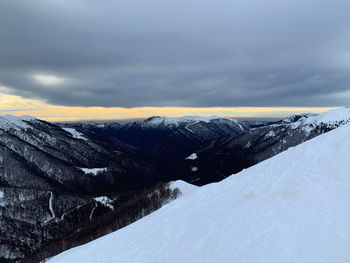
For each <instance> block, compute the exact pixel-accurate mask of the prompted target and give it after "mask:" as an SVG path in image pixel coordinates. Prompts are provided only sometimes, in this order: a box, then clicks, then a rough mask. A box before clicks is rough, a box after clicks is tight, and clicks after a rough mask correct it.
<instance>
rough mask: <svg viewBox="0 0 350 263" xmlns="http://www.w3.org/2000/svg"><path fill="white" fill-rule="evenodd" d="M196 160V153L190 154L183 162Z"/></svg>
mask: <svg viewBox="0 0 350 263" xmlns="http://www.w3.org/2000/svg"><path fill="white" fill-rule="evenodd" d="M197 158H198V156H197V154H196V153H192V154H191V155H190V156H188V157H187V158H186V159H185V160H196V159H197Z"/></svg>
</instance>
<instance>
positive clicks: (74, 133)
mask: <svg viewBox="0 0 350 263" xmlns="http://www.w3.org/2000/svg"><path fill="white" fill-rule="evenodd" d="M62 129H63V130H65V131H66V132H69V133H70V134H71V135H72V136H73V138H76V139H80V140H85V141H87V139H86V138H85V137H84V135H83V134H82V133H80V132H78V131H77V130H75V129H73V128H62Z"/></svg>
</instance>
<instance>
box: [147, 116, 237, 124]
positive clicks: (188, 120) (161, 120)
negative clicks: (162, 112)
mask: <svg viewBox="0 0 350 263" xmlns="http://www.w3.org/2000/svg"><path fill="white" fill-rule="evenodd" d="M213 120H227V121H232V122H235V123H237V120H236V119H231V118H223V117H219V116H210V117H203V116H183V117H180V118H168V117H161V116H154V117H151V118H148V119H146V120H144V121H143V122H142V126H144V127H151V126H173V127H178V126H180V125H181V124H195V123H199V122H205V123H210V122H211V121H213Z"/></svg>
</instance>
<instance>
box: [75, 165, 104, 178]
mask: <svg viewBox="0 0 350 263" xmlns="http://www.w3.org/2000/svg"><path fill="white" fill-rule="evenodd" d="M79 169H80V170H82V171H83V172H84V173H85V174H92V175H94V176H96V175H98V173H99V172H104V171H106V170H107V167H105V168H79Z"/></svg>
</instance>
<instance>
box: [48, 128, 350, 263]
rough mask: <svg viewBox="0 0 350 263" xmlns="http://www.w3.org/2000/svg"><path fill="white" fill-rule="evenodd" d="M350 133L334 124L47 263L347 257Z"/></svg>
mask: <svg viewBox="0 0 350 263" xmlns="http://www.w3.org/2000/svg"><path fill="white" fill-rule="evenodd" d="M349 137H350V125H345V126H343V127H340V128H338V129H335V130H333V131H330V132H329V133H326V134H324V135H321V136H318V137H316V138H314V139H312V140H310V141H307V142H305V143H303V144H301V145H299V146H297V147H294V148H290V149H289V150H287V151H285V152H283V153H281V154H279V155H276V156H275V157H272V158H270V159H268V160H266V161H264V162H261V163H259V164H258V165H255V166H253V167H251V168H249V169H246V170H244V171H242V172H240V173H238V174H236V175H232V176H231V177H229V178H227V179H226V180H224V181H222V182H220V183H215V184H210V185H206V186H203V187H201V188H198V189H197V190H193V192H192V193H191V194H190V195H184V196H182V197H180V198H179V199H177V200H175V201H173V202H172V203H170V204H168V205H166V206H164V207H163V208H161V209H160V210H158V211H156V212H154V213H153V214H151V215H149V216H147V217H145V218H143V219H141V220H139V221H137V222H135V223H134V224H131V225H129V226H128V227H125V228H123V229H121V230H119V231H116V232H114V233H112V234H109V235H107V236H105V237H102V238H100V239H98V240H95V241H93V242H90V243H88V244H86V245H83V246H81V247H77V248H74V249H71V250H68V251H66V252H64V253H62V254H60V255H58V256H56V257H54V258H52V259H51V260H50V261H49V262H50V263H58V262H60V263H66V262H86V263H88V262H129V263H130V262H135V263H136V262H152V263H156V262H159V263H162V262H176V263H177V262H198V263H199V262H200V263H203V262H238V263H242V262H251V263H257V262H269V263H271V262H278V263H283V262H288V263H290V262H297V263H303V262H305V263H310V262H312V263H317V262H333V263H335V262H344V263H345V262H349V259H350V212H349V211H350V140H349Z"/></svg>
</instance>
